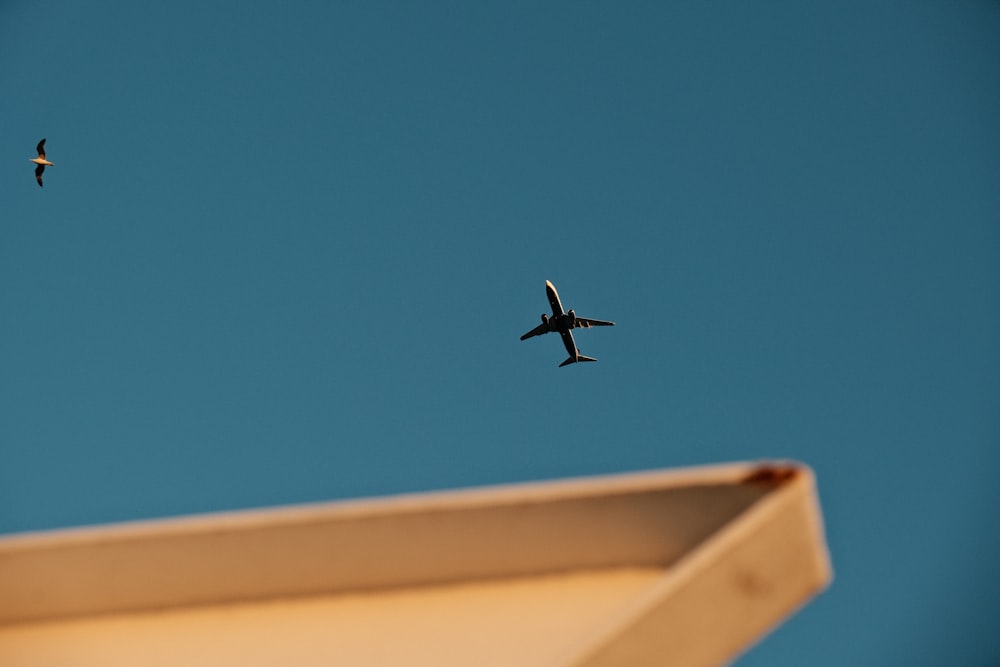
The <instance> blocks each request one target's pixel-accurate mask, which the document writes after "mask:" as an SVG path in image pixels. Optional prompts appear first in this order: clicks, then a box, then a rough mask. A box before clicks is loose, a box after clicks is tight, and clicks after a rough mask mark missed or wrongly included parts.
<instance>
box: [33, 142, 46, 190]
mask: <svg viewBox="0 0 1000 667" xmlns="http://www.w3.org/2000/svg"><path fill="white" fill-rule="evenodd" d="M42 141H45V140H44V139H42ZM43 171H45V165H44V164H40V165H38V166H37V167H35V180H36V181H38V187H40V188H42V187H45V186H43V185H42V172H43Z"/></svg>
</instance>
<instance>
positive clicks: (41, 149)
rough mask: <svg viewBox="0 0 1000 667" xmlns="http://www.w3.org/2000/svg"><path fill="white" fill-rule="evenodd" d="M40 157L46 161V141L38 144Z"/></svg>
mask: <svg viewBox="0 0 1000 667" xmlns="http://www.w3.org/2000/svg"><path fill="white" fill-rule="evenodd" d="M37 150H38V157H40V158H42V159H43V160H44V159H45V139H42V140H41V141H39V142H38V148H37Z"/></svg>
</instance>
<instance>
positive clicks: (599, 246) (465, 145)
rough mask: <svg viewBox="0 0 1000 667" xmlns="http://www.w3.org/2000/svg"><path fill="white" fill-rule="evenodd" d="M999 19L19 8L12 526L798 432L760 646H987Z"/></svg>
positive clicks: (895, 650)
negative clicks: (569, 345) (821, 555)
mask: <svg viewBox="0 0 1000 667" xmlns="http://www.w3.org/2000/svg"><path fill="white" fill-rule="evenodd" d="M998 34H1000V4H997V3H996V2H972V1H968V2H952V3H938V2H921V1H910V2H890V1H884V2H846V3H820V2H814V1H812V0H806V1H802V0H799V1H796V2H791V1H789V2H771V3H737V2H676V3H631V4H626V5H622V4H621V3H604V4H599V3H589V2H586V3H569V2H561V3H542V4H539V3H526V2H525V3H519V2H503V3H462V2H447V3H445V2H434V3H384V2H371V3H353V4H351V5H343V4H339V3H328V2H300V3H295V5H294V7H282V6H279V5H277V4H275V3H265V2H246V1H244V2H239V3H236V2H217V3H194V2H146V3H133V2H124V1H109V2H104V3H98V4H97V5H95V4H94V3H83V2H49V3H35V2H28V1H26V0H8V1H6V2H3V3H0V88H2V90H3V91H4V94H3V95H2V96H0V114H2V115H0V117H2V118H3V119H4V122H3V124H2V127H0V148H2V154H3V155H4V159H3V160H2V161H0V180H2V182H3V184H4V186H3V190H2V193H3V198H2V203H0V207H2V216H0V221H2V226H0V234H2V236H0V317H2V327H0V342H2V349H3V353H2V354H0V405H2V406H3V409H2V410H0V532H6V533H9V532H19V531H25V530H36V529H48V528H55V527H63V526H72V525H81V524H92V523H104V522H112V521H120V520H131V519H143V518H149V517H159V516H170V515H177V514H185V513H192V512H205V511H216V510H225V509H233V508H246V507H259V506H265V505H273V504H284V503H297V502H308V501H317V500H328V499H337V498H347V497H357V496H372V495H383V494H391V493H399V492H410V491H420V490H430V489H441V488H450V487H462V486H477V485H483V484H494V483H507V482H517V481H524V480H535V479H547V478H555V477H566V476H574V475H590V474H604V473H612V472H619V471H626V470H636V469H646V468H655V467H675V466H686V465H698V464H705V463H713V462H722V461H734V460H756V459H762V458H767V459H770V458H792V459H796V460H800V461H803V462H805V463H807V464H809V465H811V466H813V467H814V469H815V471H816V474H817V477H818V482H819V488H820V496H821V501H822V504H823V510H824V515H825V519H826V523H827V531H828V539H829V542H830V549H831V554H832V558H833V564H834V568H835V572H836V580H835V582H834V584H833V586H832V587H831V588H830V590H829V591H828V592H826V593H825V594H824V595H823V596H821V597H820V598H818V599H817V600H815V601H814V602H813V603H812V604H811V605H809V606H808V607H807V608H805V609H804V610H803V611H802V612H801V613H800V614H799V615H798V616H796V617H795V618H794V619H793V620H791V621H790V622H789V623H787V624H786V625H784V626H783V627H781V628H780V629H779V630H778V631H777V632H776V633H775V634H774V635H772V636H770V637H769V638H768V639H767V640H766V641H764V642H763V643H762V644H761V645H760V646H758V647H757V648H755V649H754V650H753V651H751V652H750V653H749V654H748V655H747V656H746V657H745V658H744V659H743V660H742V661H741V663H740V664H742V665H772V666H773V665H801V664H810V665H847V664H850V665H885V664H907V665H922V664H926V665H937V664H951V665H958V664H968V665H981V664H987V663H989V662H991V661H992V662H995V661H997V660H1000V640H998V638H997V635H996V632H995V624H996V623H995V622H996V619H997V618H998V617H1000V577H997V576H996V571H995V570H996V556H995V554H996V553H997V551H998V548H1000V537H998V531H997V530H996V528H995V524H996V517H997V512H998V510H1000V485H998V484H997V482H996V477H995V473H996V470H997V468H998V464H1000V454H998V445H1000V344H998V342H1000V188H998V183H1000V39H998V38H997V36H998ZM42 137H46V138H47V139H48V145H47V147H48V156H49V159H50V160H52V161H53V162H54V163H55V165H56V166H54V167H51V168H49V169H48V170H47V171H46V180H45V188H44V189H40V188H38V186H37V185H36V184H35V182H34V177H33V174H32V168H33V166H32V165H31V164H30V163H29V162H28V161H27V160H28V158H31V157H33V156H34V154H33V149H34V146H35V144H36V143H37V141H38V140H39V139H41V138H42ZM546 279H549V280H552V281H553V282H554V283H555V284H556V286H557V287H558V288H559V291H560V294H561V296H562V299H563V303H564V305H565V306H566V307H567V308H570V307H572V308H575V309H576V311H577V313H578V314H580V315H583V316H589V317H596V318H602V319H610V320H614V321H615V322H617V326H616V327H615V328H613V329H592V330H589V331H582V332H580V333H579V334H578V336H577V343H578V345H579V347H580V349H581V350H582V352H583V353H584V354H588V355H591V356H595V357H598V358H599V359H600V362H599V363H597V364H585V365H577V366H571V367H568V368H561V369H560V368H557V365H558V363H559V362H561V361H562V360H563V359H564V358H565V352H564V351H563V349H562V347H561V345H560V343H559V340H558V338H554V337H552V336H546V337H543V338H537V339H532V340H530V341H527V342H520V341H519V340H518V337H519V336H520V335H521V334H522V333H524V332H525V331H527V330H529V329H530V328H532V327H533V326H534V325H535V324H536V323H537V322H538V316H539V314H540V313H542V312H543V311H545V310H546V307H547V304H546V300H545V292H544V281H545V280H546Z"/></svg>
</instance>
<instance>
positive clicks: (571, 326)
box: [566, 308, 576, 329]
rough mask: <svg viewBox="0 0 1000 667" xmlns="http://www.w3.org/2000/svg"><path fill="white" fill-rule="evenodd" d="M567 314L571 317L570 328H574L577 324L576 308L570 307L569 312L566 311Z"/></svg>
mask: <svg viewBox="0 0 1000 667" xmlns="http://www.w3.org/2000/svg"><path fill="white" fill-rule="evenodd" d="M566 316H567V317H569V327H570V329H572V328H573V327H575V326H576V312H574V310H573V309H572V308H570V309H569V312H568V313H566Z"/></svg>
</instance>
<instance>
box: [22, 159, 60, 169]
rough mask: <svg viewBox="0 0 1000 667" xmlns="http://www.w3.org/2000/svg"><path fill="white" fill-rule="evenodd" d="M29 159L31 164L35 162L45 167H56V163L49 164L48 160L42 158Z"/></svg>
mask: <svg viewBox="0 0 1000 667" xmlns="http://www.w3.org/2000/svg"><path fill="white" fill-rule="evenodd" d="M28 159H29V160H30V161H31V162H34V163H35V164H40V165H43V166H46V167H54V166H56V164H55V162H49V161H48V160H43V159H42V158H40V157H33V158H28Z"/></svg>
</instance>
